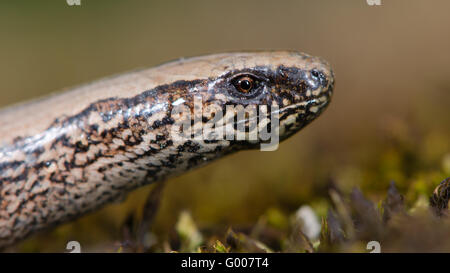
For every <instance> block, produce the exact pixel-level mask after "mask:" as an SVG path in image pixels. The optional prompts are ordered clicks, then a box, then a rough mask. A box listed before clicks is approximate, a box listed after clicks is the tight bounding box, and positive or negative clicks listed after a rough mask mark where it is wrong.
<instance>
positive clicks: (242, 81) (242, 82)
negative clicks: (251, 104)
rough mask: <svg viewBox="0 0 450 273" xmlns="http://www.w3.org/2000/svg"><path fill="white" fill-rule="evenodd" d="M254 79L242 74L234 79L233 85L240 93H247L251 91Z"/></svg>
mask: <svg viewBox="0 0 450 273" xmlns="http://www.w3.org/2000/svg"><path fill="white" fill-rule="evenodd" d="M253 85H254V80H253V79H252V78H251V77H249V76H242V77H239V78H238V79H236V81H235V83H234V87H236V90H238V91H239V92H241V93H244V94H247V93H249V92H250V91H252V89H253Z"/></svg>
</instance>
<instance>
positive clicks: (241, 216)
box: [0, 0, 450, 252]
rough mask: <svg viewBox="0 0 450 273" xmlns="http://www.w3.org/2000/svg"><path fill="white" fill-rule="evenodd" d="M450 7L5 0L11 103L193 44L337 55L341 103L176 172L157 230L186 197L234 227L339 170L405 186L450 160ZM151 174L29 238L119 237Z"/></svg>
mask: <svg viewBox="0 0 450 273" xmlns="http://www.w3.org/2000/svg"><path fill="white" fill-rule="evenodd" d="M449 10H450V2H449V1H445V0H441V1H438V0H435V1H425V0H422V1H420V0H397V1H389V0H382V5H381V6H368V5H367V3H366V1H365V0H355V1H332V0H329V1H325V0H323V1H312V0H310V1H301V0H295V1H285V0H283V1H261V0H245V1H237V0H236V1H208V0H205V1H198V0H192V1H111V0H109V1H106V0H104V1H99V0H96V1H92V0H81V6H69V5H67V3H66V1H64V0H60V1H43V2H41V1H39V2H38V1H2V2H1V3H0V35H1V36H0V82H1V87H0V106H5V105H9V104H12V103H15V102H19V101H22V100H27V99H31V98H35V97H39V96H42V95H45V94H48V93H50V92H54V91H57V90H59V89H62V88H65V87H68V86H73V85H77V84H80V83H85V82H87V81H91V80H95V79H97V78H99V77H104V76H108V75H111V74H115V73H121V72H124V71H127V70H131V69H135V68H139V67H146V66H154V65H157V64H159V63H161V62H165V61H168V60H172V59H176V58H179V57H183V56H184V57H186V56H194V55H202V54H208V53H216V52H222V51H239V50H256V49H290V50H299V51H304V52H307V53H309V54H312V55H318V56H322V57H324V58H325V59H327V60H328V61H329V62H330V63H331V64H332V66H333V67H334V70H335V74H336V89H335V95H334V98H333V102H332V103H331V105H330V107H329V109H328V110H327V111H326V112H325V113H324V114H323V115H322V116H321V117H320V118H319V119H318V120H317V121H315V122H313V123H312V124H311V125H310V126H308V128H306V129H305V130H304V131H302V132H301V133H300V134H298V135H295V136H294V137H292V138H291V139H289V140H287V141H286V142H285V143H283V144H282V145H280V148H279V150H278V151H276V152H260V151H248V152H241V153H238V154H235V155H232V156H229V157H227V158H225V159H223V160H220V161H217V162H215V163H213V164H211V165H209V166H207V167H205V168H202V169H199V170H195V171H193V172H190V173H188V174H186V175H183V176H181V177H178V178H175V179H172V180H171V181H169V183H168V185H167V187H166V189H165V192H164V198H163V203H162V207H161V210H160V211H159V213H158V216H157V219H156V223H155V226H154V231H155V233H156V234H158V235H160V236H162V237H164V236H166V235H167V234H168V233H169V231H170V230H171V229H173V225H174V223H175V222H176V220H177V218H178V215H179V213H180V211H182V210H185V209H187V210H189V211H191V212H192V215H193V218H194V219H195V220H196V222H197V224H198V225H199V226H200V227H204V228H208V227H223V228H226V227H227V226H229V225H246V224H252V223H254V222H255V221H257V219H258V217H259V215H261V214H263V213H265V211H266V210H267V209H268V208H273V207H275V208H279V209H280V210H282V211H287V212H292V211H294V210H295V209H296V208H298V207H299V206H300V205H302V204H306V203H308V204H310V205H312V206H313V207H314V206H319V205H317V204H320V203H321V202H322V200H323V199H324V198H325V197H324V187H325V185H326V184H327V181H328V180H329V179H330V178H332V179H334V180H335V181H336V182H337V183H339V184H340V185H341V186H342V187H343V188H344V189H349V188H350V187H352V186H359V187H361V188H363V189H364V188H370V189H374V190H373V195H372V198H374V199H375V200H377V199H376V198H377V190H385V189H386V188H387V185H388V182H389V181H390V180H395V181H396V182H397V183H399V184H400V188H401V189H403V190H405V189H407V188H408V187H412V186H414V185H415V183H416V181H418V180H420V181H425V182H426V183H430V184H437V183H438V182H440V181H441V180H442V179H443V178H445V177H443V176H445V175H447V176H448V175H449V173H450V166H449V165H450V162H449V161H450V159H449V157H450V155H449V153H450V147H449V146H450V144H449V141H448V140H449V136H450V118H449V117H450V111H449V105H450V104H449V103H450V78H449V76H450V65H449V64H450V53H449V49H450V17H449V16H448V11H449ZM411 162H412V163H411ZM150 188H151V187H146V188H144V189H141V190H138V191H136V192H134V193H132V195H130V196H129V197H128V199H127V200H126V201H125V203H122V204H114V205H110V206H107V207H105V208H104V209H103V210H101V211H99V212H97V213H94V214H91V215H89V216H86V217H84V218H82V219H80V220H78V221H76V222H75V223H72V224H68V225H64V226H62V227H59V228H57V229H56V230H54V231H51V232H46V233H43V234H40V235H38V236H35V237H33V238H31V240H28V242H26V243H25V244H24V245H23V246H22V250H24V251H58V252H62V251H64V248H65V242H67V240H69V239H75V240H78V241H80V242H81V243H82V245H89V246H94V247H95V245H96V244H102V243H105V244H109V243H111V242H113V241H116V240H118V239H119V228H120V226H121V224H122V223H123V221H124V218H125V217H126V215H127V214H129V213H130V212H133V211H136V210H139V209H140V207H141V206H142V203H143V201H144V200H145V197H146V194H147V193H148V191H149V190H150ZM315 204H316V205H315ZM319 207H320V206H319Z"/></svg>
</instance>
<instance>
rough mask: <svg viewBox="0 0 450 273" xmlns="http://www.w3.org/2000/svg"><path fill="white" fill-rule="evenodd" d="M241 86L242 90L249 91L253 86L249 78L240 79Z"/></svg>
mask: <svg viewBox="0 0 450 273" xmlns="http://www.w3.org/2000/svg"><path fill="white" fill-rule="evenodd" d="M239 87H240V88H241V89H242V91H247V92H248V91H249V90H250V89H251V88H252V83H251V82H250V81H249V80H246V79H245V80H241V81H239Z"/></svg>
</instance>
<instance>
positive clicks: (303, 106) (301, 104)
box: [271, 97, 330, 114]
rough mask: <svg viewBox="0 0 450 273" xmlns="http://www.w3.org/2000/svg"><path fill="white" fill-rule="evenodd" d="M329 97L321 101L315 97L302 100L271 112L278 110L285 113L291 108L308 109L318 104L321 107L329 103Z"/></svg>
mask: <svg viewBox="0 0 450 273" xmlns="http://www.w3.org/2000/svg"><path fill="white" fill-rule="evenodd" d="M329 101H330V100H329V97H328V98H327V99H326V100H324V101H322V102H321V101H319V99H317V98H314V99H310V100H306V101H302V102H298V103H295V104H292V105H289V106H286V107H283V108H281V109H279V110H278V111H273V112H271V113H272V114H274V113H276V112H278V113H280V114H281V113H284V112H287V111H288V110H289V109H295V110H306V108H307V107H308V106H309V107H310V106H317V107H319V108H322V107H325V106H326V105H327V104H328V103H329Z"/></svg>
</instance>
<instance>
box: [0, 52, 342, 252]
mask: <svg viewBox="0 0 450 273" xmlns="http://www.w3.org/2000/svg"><path fill="white" fill-rule="evenodd" d="M333 86H334V77H333V72H332V70H331V68H330V66H329V65H328V63H327V62H325V61H324V60H322V59H321V58H318V57H313V56H310V55H307V54H304V53H299V52H286V51H268V52H247V53H224V54H216V55H208V56H201V57H194V58H189V59H180V60H176V61H173V62H169V63H166V64H163V65H160V66H157V67H153V68H149V69H143V70H139V71H133V72H130V73H125V74H122V75H118V76H114V77H110V78H106V79H102V80H99V81H96V82H93V83H90V84H87V85H83V86H80V87H76V88H73V89H70V90H67V91H65V92H62V93H59V94H55V95H52V96H50V97H47V98H43V99H40V100H37V101H32V102H28V103H25V104H20V105H17V106H11V107H9V108H6V109H3V110H0V247H5V246H8V245H11V244H13V243H15V242H17V241H18V240H20V239H23V238H25V237H26V236H28V235H30V234H32V233H34V232H36V231H38V230H41V229H44V228H47V227H51V226H54V225H56V224H59V223H62V222H66V221H69V220H72V219H75V218H77V217H79V216H81V215H83V214H85V213H87V212H89V211H93V210H95V209H98V208H99V207H101V206H102V205H104V204H106V203H108V202H111V201H114V200H116V199H118V198H120V197H122V196H124V194H126V193H128V192H129V191H131V190H132V189H135V188H137V187H139V186H142V185H145V184H148V183H151V182H156V181H161V180H164V179H166V178H167V177H170V176H173V175H178V174H181V173H183V172H186V171H188V170H190V169H192V168H194V167H198V166H200V165H204V164H206V163H208V162H210V161H212V160H214V159H216V158H220V157H222V156H224V155H226V154H229V153H232V152H236V151H239V150H244V149H251V148H257V147H259V146H258V145H260V144H261V143H262V141H259V140H258V141H254V140H252V141H250V140H248V139H243V140H242V139H238V138H236V139H228V138H224V139H215V140H208V139H204V140H202V139H198V138H189V137H187V138H174V137H173V135H172V134H171V132H172V131H171V130H172V129H173V127H174V126H175V125H176V124H178V123H177V122H179V121H180V120H181V119H184V121H186V120H187V119H189V123H190V124H191V125H193V127H195V126H198V125H199V124H200V125H205V124H207V123H208V122H209V121H211V120H212V119H214V118H215V115H214V114H212V113H210V112H208V111H204V112H202V113H200V115H201V117H200V118H199V117H198V116H196V112H195V107H197V106H196V104H195V98H200V99H201V103H202V104H203V105H202V106H205V107H206V108H207V106H208V105H214V106H215V107H216V109H217V107H218V108H219V111H222V112H223V116H225V117H229V115H227V113H226V111H227V110H226V109H228V108H227V107H226V106H240V105H242V106H243V107H247V106H252V105H258V106H261V105H265V106H266V107H267V109H269V110H268V111H267V112H266V114H267V117H268V116H269V114H271V113H272V110H271V109H278V110H277V113H278V120H277V121H278V123H279V125H278V126H279V127H278V135H279V139H280V140H284V139H286V138H287V137H289V136H291V135H293V134H294V133H295V132H297V131H299V130H300V129H302V128H303V127H304V126H305V125H307V124H308V123H310V122H311V121H312V120H314V119H315V118H316V117H317V116H319V114H320V113H321V112H322V111H323V110H324V109H325V108H326V106H327V105H328V104H329V102H330V99H331V95H332V92H333ZM179 105H183V106H184V107H186V108H187V109H188V110H189V112H190V113H189V114H192V115H183V114H182V113H180V114H174V112H173V110H174V107H175V106H179ZM275 106H276V107H277V108H275ZM215 113H218V112H215ZM228 114H229V113H228ZM235 114H236V113H234V112H233V115H231V116H232V117H233V118H235ZM245 117H247V116H245ZM248 119H250V118H248ZM267 120H268V119H267ZM244 121H245V124H246V126H245V129H246V130H248V131H246V132H245V134H246V135H247V136H248V134H249V133H250V131H251V130H260V127H251V126H249V122H250V120H245V119H244ZM270 125H271V124H270V121H269V122H268V123H267V126H270ZM195 128H198V127H195ZM252 128H253V129H252ZM225 130H228V131H227V134H228V133H236V134H237V133H238V132H237V131H238V130H240V132H241V133H242V128H241V127H238V126H228V127H226V129H225ZM230 130H231V131H236V132H230Z"/></svg>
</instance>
